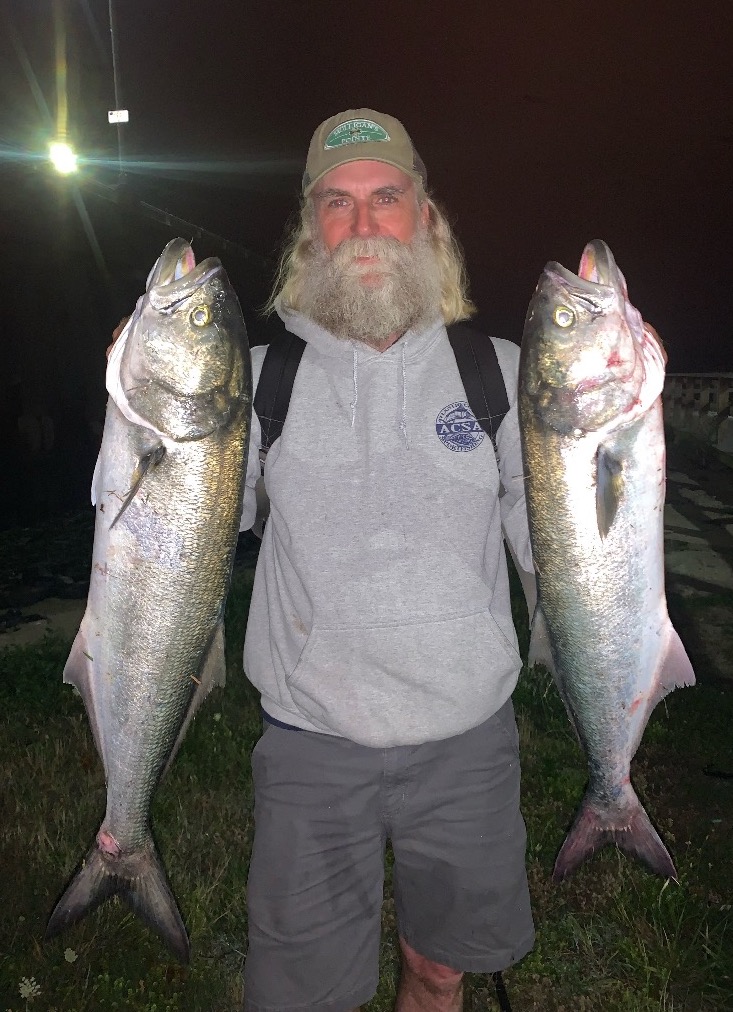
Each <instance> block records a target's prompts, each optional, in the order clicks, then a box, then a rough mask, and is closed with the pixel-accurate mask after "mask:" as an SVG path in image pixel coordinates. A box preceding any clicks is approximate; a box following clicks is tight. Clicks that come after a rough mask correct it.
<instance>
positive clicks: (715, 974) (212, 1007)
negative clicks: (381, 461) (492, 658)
mask: <svg viewBox="0 0 733 1012" xmlns="http://www.w3.org/2000/svg"><path fill="white" fill-rule="evenodd" d="M251 582H252V574H251V570H239V571H238V572H237V573H236V574H235V580H234V584H233V588H232V593H231V595H230V600H229V604H228V616H227V634H228V648H227V649H228V660H229V684H228V686H227V689H226V691H225V692H223V693H222V692H219V693H217V694H216V695H215V696H214V697H213V698H212V699H210V700H209V702H208V703H207V705H206V706H205V707H204V709H203V711H202V713H201V715H200V716H199V718H197V720H196V722H195V724H194V726H193V727H192V729H191V731H190V733H189V735H188V738H187V740H186V742H185V744H184V746H183V748H182V750H181V752H180V754H179V757H178V759H177V760H176V763H175V764H174V767H173V769H172V770H171V773H170V774H169V776H168V778H167V779H166V781H165V782H164V783H163V784H162V785H161V787H160V789H159V790H158V792H157V795H156V798H155V802H154V806H153V825H154V829H155V833H156V838H157V841H158V844H159V847H160V850H161V853H162V855H163V858H164V861H165V864H166V867H167V869H168V873H169V875H170V879H171V882H172V885H173V888H174V891H175V892H176V895H177V897H178V899H179V902H180V906H181V909H182V911H183V913H184V917H185V919H186V923H187V926H188V929H189V932H190V936H191V946H192V953H193V955H192V961H191V964H190V966H189V967H186V968H184V967H181V966H179V965H178V964H177V963H175V962H174V961H173V960H172V959H171V958H170V957H169V956H168V954H167V952H166V951H165V950H164V948H163V947H162V945H161V944H160V943H159V942H158V940H157V939H156V938H155V937H154V936H153V935H152V934H151V933H150V932H149V931H147V930H146V929H145V928H144V927H143V926H141V925H140V924H139V922H138V921H137V920H136V919H135V918H134V917H133V916H132V915H131V914H130V913H129V912H128V910H127V908H125V907H123V906H121V905H119V904H117V903H116V902H112V903H108V904H107V905H106V906H103V907H102V908H100V909H99V910H98V911H97V912H96V913H94V914H92V915H91V916H89V917H88V918H87V919H86V920H85V921H83V922H82V923H81V924H79V925H78V926H76V927H75V928H73V929H71V930H70V931H69V932H68V933H67V934H66V935H65V936H64V937H63V938H57V939H54V940H53V941H51V942H49V943H43V941H42V935H43V930H44V927H45V922H46V919H47V917H48V915H49V912H50V910H51V908H52V906H53V904H54V902H55V900H56V898H57V897H58V895H59V893H60V891H61V889H62V887H63V886H64V884H65V882H66V880H67V878H68V876H69V875H70V873H71V871H72V869H73V868H74V867H75V865H76V864H77V862H78V860H79V859H80V857H81V856H82V854H83V853H84V852H85V850H86V848H87V846H88V845H89V843H90V841H91V839H92V836H93V834H94V832H95V831H96V829H97V826H98V824H99V821H100V818H101V815H102V813H103V810H104V782H103V776H102V770H101V765H100V762H99V760H98V757H97V755H96V752H95V750H94V746H93V743H92V740H91V735H90V732H89V728H88V724H87V720H86V716H85V714H84V712H83V709H82V706H81V703H80V701H79V699H78V697H76V695H75V694H74V693H73V692H72V690H71V689H70V688H69V687H68V686H63V685H62V683H61V677H60V673H61V670H62V667H63V663H64V660H65V658H66V654H67V651H68V646H69V644H68V643H64V642H61V641H59V640H53V639H50V638H49V639H47V640H46V641H44V642H43V644H42V645H40V646H38V647H33V648H30V647H26V648H14V649H11V648H8V649H5V650H4V651H0V724H1V725H2V726H1V729H0V777H2V784H3V790H2V794H1V795H0V868H1V869H2V871H3V874H2V875H1V876H0V1012H5V1010H6V1009H12V1010H13V1012H20V1010H24V1012H25V1010H44V1012H50V1010H56V1012H62V1010H63V1012H92V1010H97V1009H99V1010H102V1009H103V1010H105V1012H108V1010H116V1009H120V1010H122V1009H129V1010H140V1012H184V1010H186V1012H189V1010H195V1012H198V1010H201V1009H206V1010H207V1012H230V1010H234V1009H237V1008H239V1007H240V1005H241V972H242V964H243V959H244V953H245V951H246V938H247V923H246V912H245V885H246V874H247V863H248V855H249V850H250V846H251V840H252V818H251V811H252V785H251V779H250V770H249V753H250V751H251V748H252V746H253V744H254V742H255V741H256V740H257V737H258V735H259V733H260V719H259V714H258V707H257V699H256V695H255V693H254V691H253V690H252V689H251V687H249V685H248V683H247V681H246V679H245V677H244V675H243V672H242V668H241V644H242V639H243V635H244V623H245V618H246V611H247V604H248V600H249V593H250V590H251ZM515 604H516V607H517V619H518V622H519V624H520V640H521V642H522V643H523V644H524V645H526V618H525V617H523V616H522V607H521V605H520V602H519V599H518V598H517V599H516V600H515ZM699 674H701V679H700V680H701V682H702V684H701V685H699V686H698V687H697V688H696V689H694V690H685V691H682V692H677V693H674V694H673V695H672V696H670V697H668V699H667V700H666V701H665V703H663V704H661V705H660V706H659V707H657V710H656V712H655V713H654V715H653V717H652V720H651V722H650V725H649V727H648V729H647V732H646V735H645V737H644V741H643V743H642V746H641V748H640V750H639V754H638V756H637V759H636V761H635V763H634V771H633V772H634V781H635V784H636V786H637V788H638V790H639V793H640V795H641V796H642V798H643V800H644V802H645V803H646V805H647V807H648V810H649V812H650V814H651V815H652V817H653V819H654V820H655V821H656V823H657V825H658V826H659V827H660V829H661V831H662V834H663V836H664V837H665V839H666V841H667V843H668V844H669V846H670V848H671V850H672V851H673V853H674V856H675V859H676V862H677V868H678V871H679V874H680V882H679V884H674V883H669V884H665V883H664V882H662V881H661V880H660V879H657V878H655V877H654V876H652V875H650V874H648V873H647V872H646V871H645V870H644V869H643V868H642V867H640V866H639V865H638V864H636V863H634V862H632V861H631V860H630V859H628V858H626V857H624V856H622V855H620V854H619V853H618V852H617V851H615V850H614V849H611V848H606V849H605V850H604V851H602V852H601V853H599V854H598V855H596V856H595V857H594V858H593V859H592V860H591V861H589V862H587V863H586V865H584V866H583V867H582V868H581V869H580V870H579V871H578V872H577V874H576V875H575V876H574V877H573V878H572V879H571V880H570V881H569V882H568V883H567V884H564V885H562V886H556V885H554V884H553V883H552V882H551V881H550V872H551V869H552V864H553V861H554V857H555V854H556V853H557V850H558V848H559V846H560V843H561V842H562V839H563V836H564V834H565V831H566V829H567V826H568V824H569V823H570V821H571V820H572V816H573V814H574V811H575V808H576V806H577V804H578V802H579V800H580V797H581V795H582V791H583V786H584V782H585V765H584V761H583V757H582V754H581V752H580V750H579V747H578V745H577V744H576V742H575V739H574V737H573V735H572V733H571V731H570V728H569V724H568V721H567V718H566V717H565V714H564V711H563V708H562V704H561V702H560V700H559V697H558V696H557V693H556V691H555V689H554V687H553V686H552V684H551V683H550V681H549V679H548V678H547V677H546V676H545V675H544V674H542V673H541V672H539V671H534V672H532V673H527V672H526V671H524V672H523V673H522V677H521V680H520V685H519V687H518V689H517V692H516V694H515V706H516V711H517V718H518V724H519V729H520V736H521V741H522V751H523V806H524V813H525V818H526V821H527V828H528V868H529V876H530V887H531V891H532V899H533V908H534V913H535V921H536V925H537V944H536V946H535V949H534V950H533V952H532V953H531V954H530V955H529V956H527V957H526V958H525V959H524V960H523V961H522V962H521V963H520V964H519V965H518V966H516V967H514V968H512V969H511V970H510V971H509V972H508V973H507V974H506V975H505V980H506V985H507V988H508V991H509V994H510V998H511V1000H512V1006H513V1008H514V1010H515V1012H525V1010H540V1009H541V1010H544V1012H564V1010H572V1012H590V1010H594V1012H595V1010H599V1009H602V1010H619V1012H651V1010H655V1012H656V1010H665V1012H682V1010H689V1012H704V1010H711V1012H713V1010H714V1012H725V1010H733V923H732V920H731V919H732V917H733V913H732V912H731V902H733V889H732V888H731V887H732V886H733V871H732V870H731V868H732V865H731V857H732V856H733V847H732V846H731V842H730V841H731V838H732V835H733V804H732V801H733V781H730V780H725V779H718V778H713V777H708V776H706V775H705V774H704V772H703V771H704V770H705V769H710V768H713V769H723V770H730V769H731V767H732V766H733V756H732V755H731V736H730V727H731V725H732V724H733V692H731V691H730V690H729V689H726V688H725V687H721V686H720V685H719V684H718V683H711V684H710V685H706V684H705V679H704V675H703V673H701V672H699ZM397 974H398V961H397V938H396V925H395V918H394V907H393V904H392V901H391V898H390V894H389V885H387V887H386V890H385V904H384V913H383V936H382V953H381V973H380V987H379V992H378V994H377V995H376V997H375V998H374V999H373V1001H372V1002H370V1004H369V1005H368V1006H367V1010H368V1012H387V1010H388V1009H391V1008H392V1004H393V1001H394V993H395V988H396V982H397ZM497 1007H498V1006H497V1004H496V1000H495V993H494V990H493V985H492V983H491V980H490V978H487V977H485V976H481V975H478V974H473V975H469V976H468V978H467V987H466V1008H467V1009H475V1010H487V1012H488V1010H491V1009H494V1008H497Z"/></svg>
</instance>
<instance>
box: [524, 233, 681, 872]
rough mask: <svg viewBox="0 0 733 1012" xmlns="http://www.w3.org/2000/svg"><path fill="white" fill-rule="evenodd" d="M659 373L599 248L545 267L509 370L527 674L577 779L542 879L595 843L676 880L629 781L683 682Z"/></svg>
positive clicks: (648, 339)
mask: <svg viewBox="0 0 733 1012" xmlns="http://www.w3.org/2000/svg"><path fill="white" fill-rule="evenodd" d="M664 364H665V357H664V352H663V351H662V349H661V346H660V344H659V342H658V340H657V338H656V336H655V334H654V333H652V331H651V330H650V329H649V328H648V327H646V326H645V325H644V324H643V322H642V319H641V316H640V314H639V313H638V311H637V310H636V309H635V308H634V307H633V306H632V305H631V303H630V302H629V300H628V294H627V289H626V282H625V280H624V278H623V275H622V274H621V272H620V271H619V269H618V267H617V266H616V263H615V261H614V258H613V255H612V254H611V251H610V250H609V248H608V246H606V244H605V243H604V242H602V241H600V240H596V241H594V242H591V243H589V244H588V245H587V246H586V248H585V250H584V252H583V257H582V260H581V263H580V269H579V272H578V276H576V275H574V274H572V273H571V272H570V271H568V270H566V269H565V268H564V267H561V266H560V264H557V263H549V264H547V266H546V267H545V270H544V273H543V274H542V277H541V278H540V281H539V284H538V286H537V289H536V291H535V294H534V296H533V298H532V301H531V303H530V306H529V310H528V313H527V319H526V324H525V329H524V336H523V340H522V353H521V359H520V370H519V412H520V424H521V432H522V446H523V452H524V465H525V476H526V483H527V504H528V511H529V520H530V532H531V539H532V551H533V555H534V560H535V565H536V569H537V582H538V595H539V601H538V604H537V609H536V612H535V618H534V622H533V627H532V640H531V643H530V662H534V661H538V660H539V661H544V662H545V663H547V664H548V666H550V667H551V668H552V669H553V670H554V674H555V680H556V682H557V686H558V688H559V690H560V694H561V695H562V698H563V700H564V702H565V706H566V708H567V711H568V714H569V715H570V719H571V721H572V723H573V724H574V726H575V729H576V731H577V733H578V737H579V738H580V741H581V743H582V745H583V748H584V749H585V752H586V755H587V759H588V769H589V782H588V788H587V792H586V794H585V797H584V798H583V801H582V804H581V807H580V810H579V812H578V814H577V816H576V819H575V822H574V824H573V827H572V829H571V830H570V832H569V833H568V836H567V837H566V839H565V842H564V843H563V846H562V848H561V850H560V853H559V855H558V857H557V861H556V864H555V870H554V876H555V878H556V879H562V878H564V877H565V876H566V875H568V874H569V873H570V872H572V871H573V870H574V869H575V868H577V866H578V865H579V864H580V863H581V862H582V861H583V860H584V859H585V858H586V857H587V856H588V855H589V854H591V853H592V852H593V851H594V850H596V849H597V848H598V847H600V846H602V845H603V844H604V843H608V842H615V843H616V844H618V846H619V847H620V848H621V849H623V850H625V851H627V852H629V853H631V854H634V855H635V856H637V857H640V858H641V859H642V860H643V861H645V862H646V863H647V864H648V865H649V866H650V867H651V868H652V869H653V870H654V871H655V872H657V873H659V874H660V875H664V876H667V877H676V872H675V868H674V864H673V863H672V859H671V858H670V856H669V854H668V852H667V849H666V847H665V846H664V844H663V843H662V841H661V839H660V838H659V836H658V834H657V833H656V831H655V830H654V828H653V826H652V824H651V822H650V821H649V818H648V816H647V814H646V812H645V811H644V808H643V807H642V805H641V803H640V802H639V799H638V798H637V796H636V793H635V792H634V789H633V787H632V785H631V780H630V764H631V759H632V758H633V756H634V753H635V752H636V750H637V748H638V746H639V742H640V740H641V737H642V734H643V733H644V728H645V727H646V724H647V721H648V719H649V715H650V714H651V712H652V710H653V709H654V707H655V706H656V704H657V703H658V702H659V700H660V699H662V698H663V697H664V696H665V695H666V694H667V693H668V692H669V691H670V690H671V689H673V688H675V687H676V686H682V685H692V684H693V683H694V681H695V677H694V674H693V671H692V667H691V665H690V661H689V659H688V657H687V654H686V653H685V649H684V647H683V646H682V643H681V642H680V639H679V637H678V635H677V633H676V632H675V630H674V629H673V627H672V624H671V622H670V619H669V615H668V614H667V604H666V599H665V594H664V529H663V521H664V515H663V510H664V494H665V446H664V430H663V424H662V408H661V396H660V395H661V392H662V386H663V384H664Z"/></svg>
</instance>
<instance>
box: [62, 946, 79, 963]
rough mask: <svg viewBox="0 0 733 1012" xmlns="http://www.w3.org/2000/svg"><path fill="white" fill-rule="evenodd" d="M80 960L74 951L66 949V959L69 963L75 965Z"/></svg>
mask: <svg viewBox="0 0 733 1012" xmlns="http://www.w3.org/2000/svg"><path fill="white" fill-rule="evenodd" d="M78 958H79V957H78V956H77V954H76V953H75V952H74V950H73V949H64V959H65V960H66V962H67V963H75V962H76V961H77V959H78Z"/></svg>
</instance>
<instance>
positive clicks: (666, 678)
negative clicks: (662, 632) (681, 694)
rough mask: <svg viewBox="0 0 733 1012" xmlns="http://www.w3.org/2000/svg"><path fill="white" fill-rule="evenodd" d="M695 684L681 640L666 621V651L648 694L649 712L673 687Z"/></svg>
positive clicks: (678, 687)
mask: <svg viewBox="0 0 733 1012" xmlns="http://www.w3.org/2000/svg"><path fill="white" fill-rule="evenodd" d="M694 684H695V672H694V671H693V668H692V664H691V663H690V658H689V657H688V656H687V651H686V650H685V648H684V645H683V643H682V640H681V639H680V638H679V635H678V634H677V630H676V629H675V628H674V626H673V625H672V623H671V622H669V621H668V623H667V651H666V653H665V655H664V659H663V661H662V664H661V666H660V668H659V674H658V677H657V680H656V681H655V683H654V687H653V688H652V690H651V692H650V694H649V713H651V712H652V710H653V709H654V707H655V706H656V705H657V703H658V702H660V700H662V699H664V697H665V696H666V695H668V694H669V693H670V692H672V690H673V689H683V688H685V686H688V685H694Z"/></svg>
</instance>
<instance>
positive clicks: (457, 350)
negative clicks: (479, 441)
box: [447, 323, 509, 451]
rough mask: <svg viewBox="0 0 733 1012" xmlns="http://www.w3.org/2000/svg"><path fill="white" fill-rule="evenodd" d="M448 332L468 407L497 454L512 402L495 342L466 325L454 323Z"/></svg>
mask: <svg viewBox="0 0 733 1012" xmlns="http://www.w3.org/2000/svg"><path fill="white" fill-rule="evenodd" d="M447 331H448V340H449V341H450V343H451V347H452V348H453V354H454V355H455V356H456V365H457V366H458V372H459V373H460V374H461V382H462V383H463V386H464V389H465V391H466V397H467V398H468V406H469V407H470V408H471V411H473V413H474V415H475V416H476V421H477V422H478V423H479V425H480V426H481V428H482V429H483V430H484V432H486V433H488V435H489V437H490V439H491V442H492V443H493V444H494V451H496V433H497V432H498V430H499V426H500V425H501V423H502V422H503V420H504V416H505V415H506V413H507V411H508V410H509V398H508V396H507V392H506V386H505V385H504V377H503V375H502V372H501V367H500V365H499V359H498V358H497V355H496V348H495V347H494V342H493V341H492V340H491V338H490V337H487V336H486V335H484V334H482V333H481V332H480V331H478V330H474V329H473V327H469V326H467V325H466V324H465V323H452V324H451V325H450V326H449V327H448V328H447Z"/></svg>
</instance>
